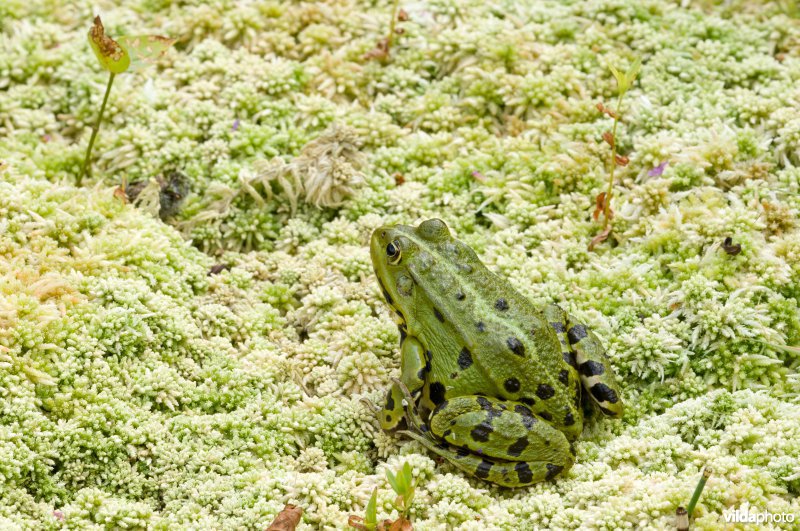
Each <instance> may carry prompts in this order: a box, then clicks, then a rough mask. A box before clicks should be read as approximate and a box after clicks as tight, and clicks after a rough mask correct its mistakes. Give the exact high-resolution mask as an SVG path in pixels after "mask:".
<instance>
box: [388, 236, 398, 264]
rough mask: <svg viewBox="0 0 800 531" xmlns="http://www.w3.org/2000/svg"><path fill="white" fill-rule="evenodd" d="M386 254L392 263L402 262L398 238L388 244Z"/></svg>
mask: <svg viewBox="0 0 800 531" xmlns="http://www.w3.org/2000/svg"><path fill="white" fill-rule="evenodd" d="M386 256H388V257H389V263H390V264H397V263H398V262H400V245H399V243H398V242H397V240H395V241H393V242H391V243H390V244H389V245H387V246H386Z"/></svg>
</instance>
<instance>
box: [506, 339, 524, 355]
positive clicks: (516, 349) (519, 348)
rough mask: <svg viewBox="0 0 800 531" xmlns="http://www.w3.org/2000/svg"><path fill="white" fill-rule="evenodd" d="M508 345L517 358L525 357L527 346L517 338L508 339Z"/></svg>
mask: <svg viewBox="0 0 800 531" xmlns="http://www.w3.org/2000/svg"><path fill="white" fill-rule="evenodd" d="M506 345H508V348H509V349H511V352H513V353H514V354H516V355H517V356H524V355H525V346H524V345H523V344H522V342H521V341H520V340H519V339H517V338H516V337H509V338H508V339H506Z"/></svg>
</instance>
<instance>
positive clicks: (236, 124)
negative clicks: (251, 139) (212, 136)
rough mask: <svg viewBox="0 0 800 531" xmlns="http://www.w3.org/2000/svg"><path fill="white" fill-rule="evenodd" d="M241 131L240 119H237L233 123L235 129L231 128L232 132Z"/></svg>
mask: <svg viewBox="0 0 800 531" xmlns="http://www.w3.org/2000/svg"><path fill="white" fill-rule="evenodd" d="M238 130H239V119H238V118H237V119H235V120H234V121H233V127H231V131H238Z"/></svg>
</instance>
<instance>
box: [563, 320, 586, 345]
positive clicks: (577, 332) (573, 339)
mask: <svg viewBox="0 0 800 531" xmlns="http://www.w3.org/2000/svg"><path fill="white" fill-rule="evenodd" d="M586 334H587V332H586V327H585V326H583V325H582V324H576V325H575V326H573V327H572V328H570V329H569V330H568V331H567V339H568V340H569V344H570V345H574V344H575V343H577V342H578V341H580V340H581V339H583V338H584V337H586Z"/></svg>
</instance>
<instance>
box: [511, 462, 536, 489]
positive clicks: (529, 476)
mask: <svg viewBox="0 0 800 531" xmlns="http://www.w3.org/2000/svg"><path fill="white" fill-rule="evenodd" d="M514 471H515V472H516V473H517V477H518V478H519V482H520V483H522V484H523V485H525V484H527V483H530V482H531V481H533V472H531V467H529V466H528V463H525V462H519V463H517V464H516V465H514Z"/></svg>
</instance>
